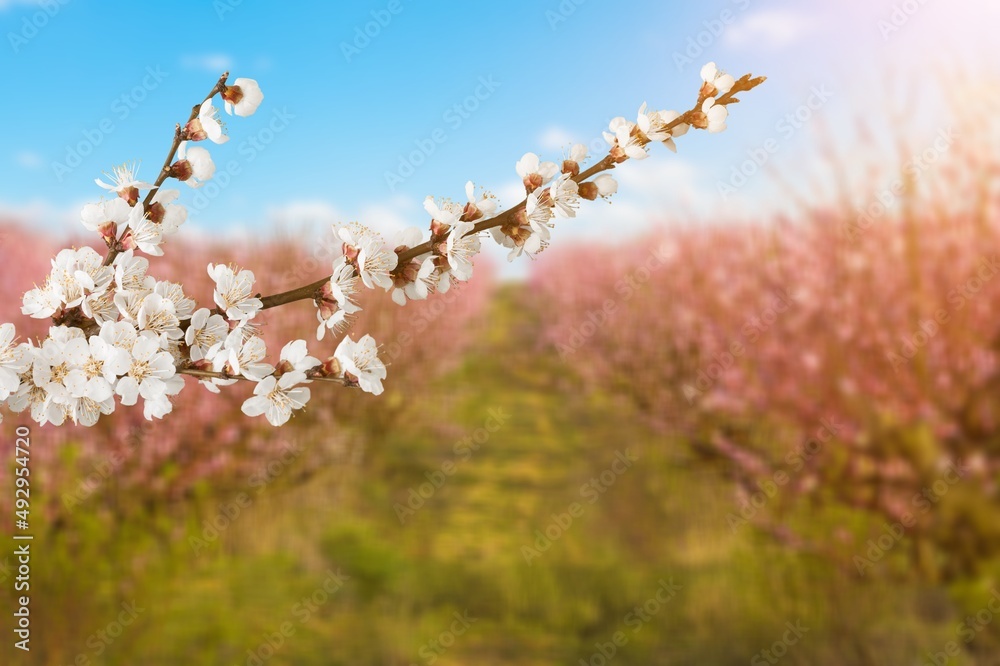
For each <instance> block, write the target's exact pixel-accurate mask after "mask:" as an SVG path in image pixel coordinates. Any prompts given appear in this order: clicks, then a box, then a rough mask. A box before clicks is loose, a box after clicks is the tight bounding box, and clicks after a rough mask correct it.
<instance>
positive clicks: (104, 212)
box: [80, 197, 132, 231]
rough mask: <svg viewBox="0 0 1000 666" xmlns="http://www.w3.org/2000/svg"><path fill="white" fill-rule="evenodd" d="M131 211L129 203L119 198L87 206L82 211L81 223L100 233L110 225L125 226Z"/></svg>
mask: <svg viewBox="0 0 1000 666" xmlns="http://www.w3.org/2000/svg"><path fill="white" fill-rule="evenodd" d="M131 211H132V208H131V207H130V206H129V205H128V202H127V201H125V200H124V199H122V198H120V197H119V198H115V199H111V200H109V201H102V202H101V203H92V204H87V205H86V206H84V207H83V210H82V211H80V221H81V222H82V223H83V226H85V227H86V228H87V229H89V230H90V231H99V230H100V229H101V228H102V227H104V226H105V225H108V224H113V225H115V226H116V227H118V226H122V225H124V224H125V223H126V222H127V221H128V215H129V213H130V212H131Z"/></svg>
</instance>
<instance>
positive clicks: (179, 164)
mask: <svg viewBox="0 0 1000 666" xmlns="http://www.w3.org/2000/svg"><path fill="white" fill-rule="evenodd" d="M192 174H194V169H193V168H192V167H191V163H190V162H188V161H187V160H177V161H176V162H174V163H173V164H171V165H170V177H171V178H176V179H177V180H187V179H188V178H190V177H191V176H192Z"/></svg>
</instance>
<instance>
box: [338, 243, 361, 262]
mask: <svg viewBox="0 0 1000 666" xmlns="http://www.w3.org/2000/svg"><path fill="white" fill-rule="evenodd" d="M341 250H342V251H343V253H344V257H345V258H346V259H347V261H348V262H350V263H354V261H355V260H356V259H357V258H358V255H359V254H361V251H360V250H358V248H356V247H354V246H353V245H348V244H347V243H344V244H343V245H342V246H341Z"/></svg>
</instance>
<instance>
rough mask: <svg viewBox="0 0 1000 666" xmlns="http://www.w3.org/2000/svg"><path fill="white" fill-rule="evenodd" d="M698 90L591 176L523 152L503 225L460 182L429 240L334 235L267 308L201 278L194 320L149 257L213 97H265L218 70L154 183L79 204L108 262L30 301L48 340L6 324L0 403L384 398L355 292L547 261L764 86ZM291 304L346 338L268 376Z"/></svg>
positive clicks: (99, 408) (291, 407) (228, 276)
mask: <svg viewBox="0 0 1000 666" xmlns="http://www.w3.org/2000/svg"><path fill="white" fill-rule="evenodd" d="M701 78H702V84H701V87H700V89H699V91H698V96H697V100H696V103H695V104H694V106H693V107H692V108H691V109H690V110H688V111H685V112H683V113H679V112H677V111H654V110H652V109H650V108H649V107H648V106H647V105H646V104H643V105H642V107H640V109H639V111H638V115H637V118H636V120H635V122H632V121H629V120H626V119H625V118H623V117H619V118H615V119H614V120H612V121H611V123H610V127H609V131H607V132H605V133H604V137H605V139H606V140H607V143H608V145H609V150H608V152H607V154H606V155H604V156H603V157H602V158H601V159H600V160H599V161H597V162H596V163H594V164H593V165H591V166H590V167H589V168H584V166H583V165H584V164H585V163H586V161H587V157H588V156H587V149H586V147H585V146H583V145H576V146H574V147H573V148H572V149H571V150H570V151H569V154H568V155H566V156H565V158H564V159H563V160H562V162H561V164H557V163H555V162H547V161H542V160H541V158H539V157H538V156H537V155H535V154H534V153H526V154H525V155H524V156H523V157H522V158H521V159H520V160H518V162H517V164H516V165H515V169H516V170H517V174H518V176H520V178H521V180H522V182H523V183H524V188H525V193H526V197H525V199H524V200H523V201H521V202H520V203H519V204H517V205H516V206H514V207H512V208H509V209H507V210H506V211H503V212H498V203H497V201H496V200H495V198H494V197H493V196H492V195H490V194H485V193H481V192H480V193H477V189H476V187H475V186H474V185H473V183H471V182H469V183H467V184H466V186H465V195H466V199H467V201H466V202H464V203H460V202H454V201H450V200H447V199H446V200H436V199H434V198H433V197H427V199H426V200H425V201H424V209H425V210H426V211H427V213H428V215H429V216H430V220H431V221H430V227H429V233H426V235H425V232H422V231H421V230H420V229H419V228H417V227H411V228H409V229H405V230H403V231H401V232H400V233H399V234H398V235H397V237H396V239H395V240H394V241H393V243H391V244H389V245H387V244H386V242H385V241H384V240H383V238H382V237H381V236H380V235H379V234H378V233H376V232H375V231H373V230H372V229H370V228H368V227H365V226H363V225H361V224H358V223H351V224H349V225H346V226H339V227H336V228H335V229H334V231H335V233H336V235H337V237H338V239H339V240H340V241H341V249H342V254H341V256H339V257H338V258H337V259H336V260H335V261H334V262H333V265H332V266H331V274H330V275H328V276H326V277H324V278H323V279H321V280H317V281H316V282H313V283H311V284H307V285H304V286H302V287H299V288H297V289H293V290H291V291H286V292H282V293H278V294H272V295H269V296H263V295H261V294H260V293H258V292H257V290H256V288H255V284H256V276H255V275H254V273H253V272H252V271H251V270H248V269H246V268H243V267H239V266H230V265H221V264H209V265H208V266H207V271H208V274H209V276H210V277H211V278H212V280H213V281H214V282H215V291H214V304H213V307H198V304H196V303H195V301H194V300H193V299H191V298H189V297H188V296H187V295H186V294H185V292H184V287H183V285H181V284H177V283H174V282H169V281H166V280H158V279H156V278H155V277H154V276H153V275H151V274H150V273H149V268H150V261H149V259H148V258H147V256H152V257H157V256H161V255H162V254H163V246H164V245H165V244H166V240H167V239H168V238H169V237H170V236H172V235H173V234H175V233H177V231H178V230H179V229H180V227H181V226H182V225H183V224H184V222H185V221H186V219H187V210H186V209H185V208H184V207H183V206H182V205H180V204H179V203H177V200H178V198H179V197H180V194H181V193H180V191H179V190H177V189H165V188H164V187H163V184H164V183H165V182H166V181H167V180H176V181H178V182H183V183H185V184H186V185H188V186H189V187H192V188H197V187H201V186H202V185H204V184H205V183H206V182H208V181H209V180H211V178H212V176H213V175H214V173H215V164H214V162H213V161H212V156H211V153H210V152H209V151H208V150H207V149H206V148H204V147H202V146H201V145H198V144H200V143H201V142H205V141H210V142H212V143H215V144H222V143H225V142H226V141H228V140H229V136H228V135H227V134H226V128H225V126H224V125H223V123H222V122H221V121H220V117H219V110H218V108H216V106H215V98H216V96H218V97H220V98H221V101H222V104H223V106H224V108H225V111H226V113H227V114H229V115H236V116H242V117H245V116H249V115H252V114H253V113H254V112H255V111H256V110H257V107H258V106H260V104H261V102H262V101H263V99H264V95H263V93H262V92H261V89H260V86H259V85H258V84H257V82H256V81H254V80H253V79H246V78H238V79H236V80H234V81H233V82H232V83H231V84H230V83H228V80H229V73H228V72H227V73H225V74H223V75H222V76H221V77H220V78H219V80H218V82H217V83H216V84H215V86H214V87H213V88H212V89H211V90H210V91H209V93H208V95H207V96H206V97H205V98H204V100H203V101H202V102H201V103H199V104H197V105H195V106H194V108H193V109H192V111H191V114H190V116H189V118H188V119H187V121H186V122H185V123H184V124H178V125H177V126H176V127H175V129H174V138H173V142H172V144H171V146H170V150H169V152H168V153H167V158H166V160H165V161H164V163H163V167H162V168H161V169H160V172H159V173H158V174H157V176H156V178H155V180H154V181H153V182H152V183H148V182H144V181H141V180H139V179H138V175H137V173H136V167H135V166H134V165H128V164H126V165H122V166H120V167H117V168H115V169H113V171H112V173H111V174H110V175H108V180H109V181H110V182H105V181H104V180H102V179H98V180H97V181H96V182H97V185H98V186H100V187H101V188H103V189H104V190H106V191H107V192H108V194H109V195H113V196H111V198H109V199H107V200H104V201H101V202H99V203H94V204H88V205H87V206H85V207H84V208H83V211H82V212H81V222H82V223H83V225H84V226H85V227H86V228H87V229H88V230H89V231H91V232H94V233H95V234H97V235H99V236H100V238H101V239H102V240H103V242H104V244H105V246H106V247H107V253H106V254H104V255H103V256H102V254H101V253H99V252H97V251H96V250H94V249H93V248H90V247H83V248H79V249H65V250H62V251H60V252H59V253H58V254H57V255H56V257H55V258H54V259H53V260H52V270H51V271H50V273H49V275H48V276H47V277H46V278H45V281H44V282H43V284H42V285H41V286H36V287H35V288H34V289H31V290H30V291H28V292H27V293H25V294H24V298H23V303H22V308H21V311H22V313H23V314H25V315H27V316H29V317H34V318H38V319H51V320H52V325H51V327H50V328H49V334H48V336H47V337H46V338H45V339H43V340H37V341H32V340H29V341H27V342H18V341H17V339H16V337H15V328H14V325H13V324H3V325H0V403H4V402H6V404H7V405H8V406H9V407H10V409H11V410H13V411H14V412H18V413H19V412H23V411H25V410H28V411H29V412H30V414H31V417H32V418H33V419H34V420H35V421H37V422H38V423H39V424H43V425H44V424H46V423H51V424H54V425H62V424H63V423H66V422H67V421H71V422H73V423H77V424H82V425H85V426H92V425H94V424H95V423H96V422H97V421H98V419H99V418H100V416H101V415H102V414H111V413H113V412H114V411H115V408H116V406H117V405H119V404H120V405H122V406H126V407H131V406H134V405H137V404H138V402H139V400H140V398H141V399H142V406H143V414H144V416H145V418H147V419H150V420H151V419H153V418H162V417H163V416H165V415H166V414H169V413H170V412H171V411H172V409H173V402H172V400H171V398H172V397H173V396H176V395H177V394H178V393H179V392H180V391H181V390H182V389H183V388H184V386H185V381H184V375H188V376H190V377H193V378H194V380H196V381H198V382H199V383H201V384H202V386H204V388H205V389H207V390H209V391H211V392H214V393H218V392H219V391H220V390H221V389H220V387H224V386H228V385H231V384H234V383H236V382H237V381H248V382H252V383H253V384H254V388H253V396H252V397H251V398H249V399H247V400H246V401H245V402H244V403H243V412H244V413H245V414H247V415H248V416H261V415H263V416H265V418H267V420H268V421H269V422H270V423H271V424H272V425H275V426H279V425H282V424H284V423H286V422H287V421H288V420H289V418H290V417H291V416H292V413H293V412H294V411H295V410H299V409H302V408H303V407H305V405H306V403H307V402H308V401H309V399H310V397H311V393H310V389H309V387H308V385H309V384H311V383H313V382H317V381H318V382H330V383H337V384H341V385H345V386H355V387H360V388H361V389H362V390H363V391H366V392H368V393H372V394H375V395H377V394H380V393H381V392H382V380H384V379H385V378H386V367H385V365H384V363H383V362H382V361H381V360H380V359H379V356H378V346H377V344H376V343H375V340H373V339H372V337H371V336H370V335H364V336H363V337H361V338H360V339H358V340H355V339H353V338H352V337H350V336H348V335H346V331H347V329H348V328H349V326H350V324H351V320H352V316H353V315H355V313H357V312H358V311H360V309H361V308H360V306H359V305H358V303H357V294H358V293H359V292H360V291H361V290H362V289H382V290H384V291H386V292H389V294H390V297H391V298H392V300H393V301H395V302H396V303H398V304H399V305H405V304H406V302H407V301H408V300H422V299H426V298H428V297H430V296H431V295H432V294H435V293H444V292H446V291H448V289H449V288H450V287H451V285H452V282H453V281H459V282H464V281H466V280H469V279H471V278H472V272H473V264H474V258H475V256H476V255H477V254H478V253H479V251H480V247H481V241H482V237H483V234H484V232H489V237H491V238H492V239H493V241H495V242H496V243H498V244H500V245H502V246H503V247H505V248H507V249H508V250H509V259H511V260H513V259H514V258H515V257H518V256H521V255H522V254H528V255H535V254H537V253H539V252H541V251H542V250H544V249H545V248H546V247H547V246H548V245H549V243H550V241H551V239H552V231H553V229H554V227H555V223H556V221H557V220H559V219H567V218H572V217H575V216H576V214H577V210H578V208H579V206H580V204H581V202H582V201H594V200H596V199H597V198H598V197H602V198H609V197H611V196H612V195H613V194H614V193H615V192H616V191H617V189H618V184H617V182H616V181H615V179H614V178H613V177H612V176H611V175H610V174H609V173H606V172H608V171H610V170H612V169H614V168H615V166H616V165H618V164H620V163H622V162H625V161H626V160H630V159H631V160H642V159H645V158H646V157H647V156H648V152H647V151H648V147H649V145H650V144H652V143H663V144H664V145H666V146H667V147H668V148H669V149H671V150H673V151H676V149H677V148H676V145H675V142H674V140H675V139H676V138H678V137H680V136H683V135H684V134H685V133H686V132H687V131H688V130H689V129H690V128H695V129H703V130H707V131H709V132H721V131H722V130H724V129H725V128H726V119H727V117H728V114H729V109H728V107H729V105H731V104H735V103H737V102H738V101H739V99H738V98H737V97H736V95H737V94H739V93H742V92H746V91H749V90H752V89H753V88H755V87H757V86H758V85H760V84H761V83H762V82H763V81H764V77H756V78H753V77H751V76H750V75H749V74H748V75H746V76H743V77H741V78H739V79H736V78H734V77H733V76H731V75H728V74H725V73H724V72H722V71H720V70H718V69H717V68H716V66H715V64H714V63H709V64H708V65H706V66H705V67H703V68H702V70H701ZM144 193H145V194H144ZM299 300H311V301H312V302H313V304H314V306H315V309H316V319H317V322H318V325H317V330H316V338H317V340H318V341H323V339H324V337H325V336H326V334H327V333H328V332H329V333H331V334H333V335H340V336H342V337H341V339H340V341H339V343H338V344H337V345H336V347H335V348H334V351H333V353H332V354H330V355H328V356H326V357H325V358H323V359H321V358H318V357H314V356H311V355H310V352H309V349H308V346H307V344H306V341H305V340H294V341H291V342H289V343H288V344H286V345H285V346H284V347H283V348H282V349H281V350H280V352H279V353H278V358H277V359H276V360H274V362H273V363H269V362H267V360H266V359H267V358H268V352H267V348H266V345H265V342H264V339H263V338H262V337H261V336H260V330H259V325H258V324H257V323H255V319H256V317H257V316H258V315H259V314H260V312H261V311H262V310H266V309H269V308H274V307H278V306H282V305H286V304H289V303H292V302H295V301H299Z"/></svg>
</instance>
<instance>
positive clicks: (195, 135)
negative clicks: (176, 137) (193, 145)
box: [184, 118, 208, 141]
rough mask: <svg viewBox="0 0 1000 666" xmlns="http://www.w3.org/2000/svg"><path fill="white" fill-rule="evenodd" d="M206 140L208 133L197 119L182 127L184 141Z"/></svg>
mask: <svg viewBox="0 0 1000 666" xmlns="http://www.w3.org/2000/svg"><path fill="white" fill-rule="evenodd" d="M207 138H208V132H206V131H205V127H204V126H203V125H202V124H201V121H200V120H199V119H197V118H193V119H191V120H189V121H188V124H187V125H185V126H184V139H185V140H186V141H204V140H205V139H207Z"/></svg>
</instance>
